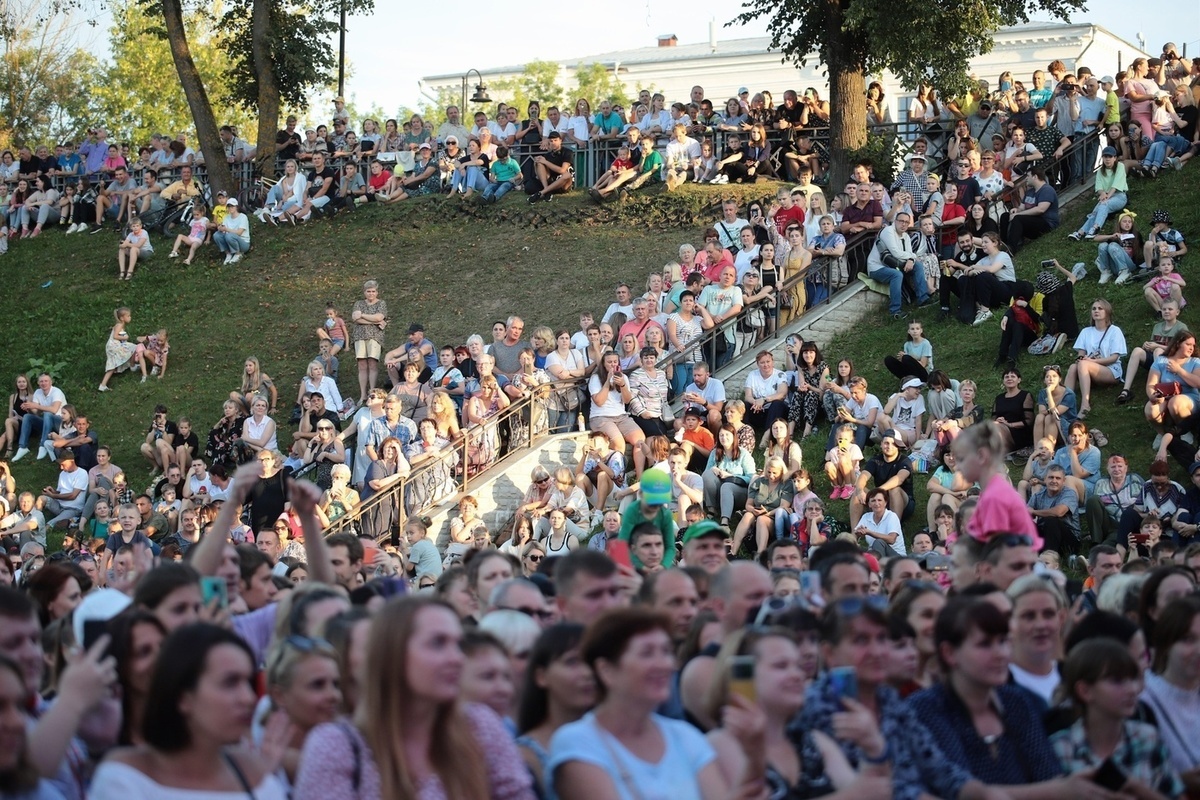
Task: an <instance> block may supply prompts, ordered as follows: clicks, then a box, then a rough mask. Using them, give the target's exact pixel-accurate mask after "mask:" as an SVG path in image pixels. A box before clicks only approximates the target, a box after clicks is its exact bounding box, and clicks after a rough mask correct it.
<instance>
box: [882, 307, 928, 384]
mask: <svg viewBox="0 0 1200 800" xmlns="http://www.w3.org/2000/svg"><path fill="white" fill-rule="evenodd" d="M883 365H884V366H885V367H887V370H888V372H890V373H892V374H893V375H895V376H896V377H897V378H899V379H900V380H904V379H906V378H918V379H920V381H921V383H924V382H925V381H927V380H929V373H930V372H931V371H932V370H933V345H932V344H930V343H929V340H928V339H926V338H925V329H924V328H923V327H922V326H921V323H920V322H918V321H917V320H915V319H914V320H913V321H912V322H910V323H908V339H907V340H906V341H905V342H904V346H903V347H902V348H901V349H900V352H899V353H896V355H894V356H887V357H886V358H884V359H883Z"/></svg>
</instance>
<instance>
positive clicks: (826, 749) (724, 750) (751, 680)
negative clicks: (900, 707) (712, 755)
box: [708, 628, 891, 798]
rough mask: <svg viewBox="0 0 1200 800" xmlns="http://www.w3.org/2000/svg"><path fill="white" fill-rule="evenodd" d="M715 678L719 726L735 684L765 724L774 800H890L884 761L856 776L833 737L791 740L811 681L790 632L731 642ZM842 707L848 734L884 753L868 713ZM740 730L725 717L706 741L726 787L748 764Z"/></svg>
mask: <svg viewBox="0 0 1200 800" xmlns="http://www.w3.org/2000/svg"><path fill="white" fill-rule="evenodd" d="M743 659H745V661H744V662H743V661H742V660H743ZM735 664H738V665H739V666H740V665H742V664H744V665H745V666H746V667H749V675H747V676H745V678H742V677H741V676H738V675H735V674H734V671H735ZM715 674H716V675H717V691H715V692H713V693H712V696H711V703H710V706H711V708H710V711H709V713H710V714H711V715H713V717H714V718H717V717H718V716H719V714H720V710H721V707H722V706H725V705H726V704H727V702H728V699H729V696H730V694H731V692H735V691H736V692H737V693H739V694H741V691H739V689H738V687H735V686H734V682H735V678H741V679H740V680H738V683H744V684H745V689H746V690H748V693H749V694H750V695H751V698H750V702H752V703H753V704H754V705H756V706H757V707H758V710H760V711H761V713H762V714H763V716H764V717H765V718H766V726H765V730H764V734H765V740H766V748H765V750H764V757H765V758H766V762H767V765H766V781H767V787H768V791H769V796H770V797H788V798H793V797H818V796H821V795H825V794H831V793H833V792H835V791H838V792H840V791H843V790H846V791H849V792H853V793H855V796H858V797H885V796H887V793H888V791H889V789H890V787H889V785H888V784H889V783H890V777H889V776H890V774H891V766H890V765H889V764H888V763H887V762H886V761H885V762H883V763H881V764H876V765H872V766H870V767H868V768H867V769H865V770H864V771H863V772H857V771H855V770H854V769H853V768H851V766H850V763H849V761H847V760H846V756H845V754H844V753H842V750H841V748H840V747H838V744H837V742H835V741H834V740H833V738H832V737H831V736H829V735H828V734H826V733H824V732H822V731H817V730H799V731H795V732H789V730H788V723H789V721H791V719H792V718H793V717H795V716H796V714H798V713H799V712H800V711H801V709H803V708H804V687H805V685H806V684H807V682H808V681H807V677H806V675H805V672H804V668H803V658H802V656H801V653H800V647H799V646H798V645H797V644H796V640H795V638H794V637H793V636H792V634H791V633H790V632H789V631H788V630H787V629H784V628H765V629H761V630H760V631H754V632H751V631H747V630H742V631H739V632H738V633H736V634H734V635H733V636H731V637H730V638H729V639H728V640H726V643H725V645H724V646H723V647H722V648H721V652H720V653H719V654H718V655H717V667H716V672H715ZM844 702H845V703H846V705H847V707H848V708H849V709H851V710H849V711H847V712H844V714H845V716H846V717H847V718H850V720H851V726H855V723H857V726H856V727H855V732H856V738H858V739H861V740H862V741H864V742H866V743H867V744H868V746H871V747H877V748H879V749H884V747H885V744H886V743H885V742H884V741H883V734H882V733H880V731H879V726H878V725H876V724H875V721H874V720H873V719H871V718H870V713H869V712H868V711H867V710H866V709H865V708H864V707H863V706H862V705H861V704H860V703H858V702H857V701H855V700H853V699H849V698H847V699H846V700H845V701H844ZM743 725H744V722H743V717H742V716H741V715H738V714H736V713H735V714H727V715H726V716H725V717H724V724H723V725H722V726H721V727H719V728H717V729H715V730H713V731H710V732H709V734H708V741H709V743H710V744H711V745H712V746H713V749H714V750H716V752H717V764H718V765H720V767H721V771H722V772H723V773H724V774H725V777H726V779H727V780H734V779H736V777H737V776H738V775H741V774H742V771H743V770H744V769H745V764H746V757H745V755H744V754H743V752H742V749H741V746H740V744H739V740H740V736H741V735H743V730H742V726H743Z"/></svg>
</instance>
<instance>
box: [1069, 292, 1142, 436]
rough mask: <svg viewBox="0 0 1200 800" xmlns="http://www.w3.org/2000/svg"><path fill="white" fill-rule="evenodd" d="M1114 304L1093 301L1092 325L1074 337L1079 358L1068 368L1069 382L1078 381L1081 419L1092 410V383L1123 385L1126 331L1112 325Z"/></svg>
mask: <svg viewBox="0 0 1200 800" xmlns="http://www.w3.org/2000/svg"><path fill="white" fill-rule="evenodd" d="M1112 320H1113V310H1112V303H1110V302H1108V301H1107V300H1105V299H1104V298H1103V297H1098V298H1096V299H1095V300H1093V301H1092V324H1091V325H1090V326H1089V327H1087V328H1084V329H1083V330H1081V331H1080V332H1079V336H1078V337H1077V338H1076V339H1075V344H1074V345H1073V346H1074V348H1075V352H1076V354H1077V358H1076V360H1075V363H1074V364H1072V365H1071V368H1070V369H1069V370H1067V379H1066V385H1067V388H1068V389H1072V390H1073V389H1074V388H1075V384H1076V382H1078V384H1079V415H1078V416H1079V419H1087V416H1088V414H1089V413H1090V412H1091V410H1092V402H1091V401H1092V385H1093V384H1096V385H1099V386H1114V385H1120V384H1121V378H1122V375H1123V374H1124V373H1122V371H1121V356H1123V355H1125V353H1126V352H1127V351H1126V348H1125V334H1124V333H1122V332H1121V329H1120V328H1119V327H1117V326H1116V325H1114V324H1113V321H1112Z"/></svg>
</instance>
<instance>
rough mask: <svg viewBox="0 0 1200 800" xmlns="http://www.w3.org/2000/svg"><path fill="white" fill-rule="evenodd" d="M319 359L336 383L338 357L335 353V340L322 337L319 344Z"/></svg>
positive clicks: (326, 372)
mask: <svg viewBox="0 0 1200 800" xmlns="http://www.w3.org/2000/svg"><path fill="white" fill-rule="evenodd" d="M316 360H317V361H320V362H321V366H322V367H323V368H324V369H325V374H326V375H328V376H329V377H331V378H333V381H334V383H337V379H338V358H337V356H335V355H333V342H331V341H330V340H328V339H322V340H321V343H320V344H319V345H317V359H316Z"/></svg>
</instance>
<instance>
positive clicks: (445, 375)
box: [429, 344, 467, 409]
mask: <svg viewBox="0 0 1200 800" xmlns="http://www.w3.org/2000/svg"><path fill="white" fill-rule="evenodd" d="M466 382H467V379H466V378H464V377H463V374H462V372H461V371H460V370H459V368H458V366H457V365H456V363H455V361H454V348H453V347H452V346H451V345H448V344H447V345H443V346H442V349H441V350H439V351H438V367H437V369H435V370H434V371H433V373H432V374H431V375H430V376H429V386H430V387H431V388H435V389H444V390H445V391H446V392H447V393H448V394H449V395H450V399H451V400H453V401H454V404H455V405H456V406H458V407H459V408H460V409H461V408H462V402H463V392H464V388H465V384H466Z"/></svg>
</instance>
